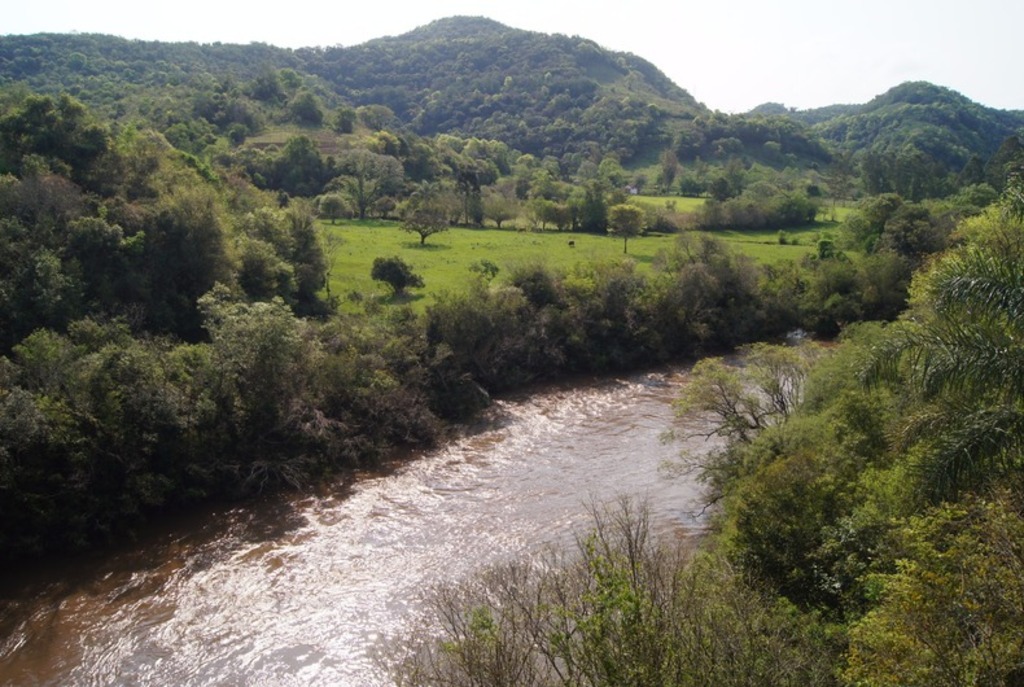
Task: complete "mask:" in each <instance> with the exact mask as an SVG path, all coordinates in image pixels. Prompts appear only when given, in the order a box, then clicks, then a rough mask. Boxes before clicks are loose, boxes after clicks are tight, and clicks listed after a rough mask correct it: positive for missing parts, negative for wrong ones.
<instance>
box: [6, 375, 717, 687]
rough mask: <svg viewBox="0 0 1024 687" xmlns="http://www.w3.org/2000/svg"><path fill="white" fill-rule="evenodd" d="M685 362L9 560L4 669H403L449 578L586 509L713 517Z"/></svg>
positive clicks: (149, 674) (250, 675) (561, 528)
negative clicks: (682, 409)
mask: <svg viewBox="0 0 1024 687" xmlns="http://www.w3.org/2000/svg"><path fill="white" fill-rule="evenodd" d="M685 381H686V370H685V369H683V368H674V369H670V370H661V371H657V372H648V373H643V374H637V375H634V376H628V377H620V378H615V379H604V380H598V381H586V382H580V381H577V382H574V383H573V384H572V385H568V384H565V385H557V386H550V387H546V388H543V389H538V390H533V391H531V393H529V394H528V395H526V394H524V395H520V396H516V397H512V398H507V399H504V400H501V401H498V402H497V403H495V405H494V406H493V407H492V408H491V409H490V411H489V412H488V413H487V416H486V418H485V419H484V420H483V421H482V422H481V423H479V425H478V426H476V427H474V428H472V430H471V431H468V432H467V434H466V435H465V436H464V437H462V438H460V439H457V440H455V441H453V442H452V443H450V444H449V445H447V446H445V447H444V448H443V449H439V450H436V451H432V452H429V453H425V454H423V455H420V456H416V457H414V458H412V459H407V460H403V461H402V462H401V463H400V464H398V465H396V466H395V467H394V468H393V469H391V470H388V471H386V473H383V474H382V473H376V474H365V475H361V476H359V477H357V478H356V479H354V480H350V481H348V482H346V483H340V482H339V483H338V484H337V485H334V486H332V487H327V488H324V489H322V490H321V491H320V493H317V494H315V495H309V494H305V495H296V494H291V495H283V496H277V497H274V498H268V499H266V500H263V501H260V502H256V503H248V504H245V505H244V506H241V507H237V508H232V509H229V510H224V509H221V510H210V511H207V512H203V513H199V514H193V515H191V516H189V517H188V518H186V519H182V520H179V521H177V522H174V523H172V524H171V525H169V526H165V527H164V529H163V530H162V531H158V532H152V533H148V534H147V535H146V536H145V537H143V538H142V540H141V541H139V542H137V543H136V544H133V545H132V546H131V547H130V548H126V549H124V550H118V551H106V552H103V553H102V554H98V555H96V556H94V557H92V558H88V559H79V560H75V561H72V562H69V563H67V564H59V565H57V564H49V565H48V566H42V567H39V566H37V567H36V568H34V569H23V570H13V571H12V570H8V571H5V572H4V573H3V576H2V577H0V685H19V686H20V685H332V686H336V685H351V686H353V687H363V686H373V685H383V684H388V680H387V676H386V674H385V673H384V672H383V671H382V670H381V668H380V666H379V663H378V662H377V661H376V660H375V659H374V655H375V654H376V653H377V652H378V650H379V648H380V646H381V645H382V643H383V642H384V641H385V639H386V638H391V637H396V636H400V635H401V633H402V630H403V628H406V627H408V626H409V624H410V623H413V622H415V621H416V618H417V614H418V613H419V611H420V600H421V599H422V597H423V594H424V592H425V591H426V590H427V589H429V588H430V587H431V586H432V585H435V584H438V583H442V582H445V581H451V580H457V579H460V578H463V577H465V576H467V575H470V574H471V573H472V572H473V571H474V570H476V569H479V568H480V567H481V566H483V565H486V564H488V563H496V562H500V561H502V560H507V559H508V558H510V557H514V556H519V555H526V554H529V553H532V552H536V551H539V550H541V549H543V548H544V547H548V546H563V545H569V544H570V543H571V542H572V541H573V536H574V534H576V533H578V532H579V531H580V530H581V529H582V528H584V527H585V525H586V523H587V519H588V516H587V512H588V508H589V507H591V506H592V505H593V504H595V503H604V502H611V501H614V500H615V499H617V498H618V497H620V496H623V495H630V496H636V497H641V498H643V499H645V500H646V501H647V503H648V504H649V506H650V508H651V515H652V522H653V524H654V526H655V527H656V529H657V530H659V531H660V532H662V533H664V534H668V535H670V536H687V535H688V533H690V532H693V531H694V530H697V529H699V528H700V527H701V520H700V518H699V516H698V515H696V513H695V511H696V509H697V504H698V496H699V488H698V487H697V486H696V485H695V483H694V481H693V479H692V478H691V477H688V476H686V475H681V474H680V473H679V471H678V470H676V469H672V466H673V465H674V464H677V458H678V456H679V453H680V451H681V450H689V451H704V450H707V449H708V445H707V444H706V443H704V442H702V441H701V440H692V441H690V442H687V443H686V444H685V445H681V444H680V443H679V442H675V443H666V442H665V441H663V434H664V432H665V431H666V430H668V429H669V428H671V427H672V426H673V424H674V422H675V419H674V412H673V408H672V401H673V399H674V398H676V397H677V395H678V393H679V389H680V387H681V385H682V384H684V383H685Z"/></svg>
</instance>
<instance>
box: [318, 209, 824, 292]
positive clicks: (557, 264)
mask: <svg viewBox="0 0 1024 687" xmlns="http://www.w3.org/2000/svg"><path fill="white" fill-rule="evenodd" d="M323 226H324V228H325V229H326V231H327V235H328V236H329V237H330V242H331V251H330V252H331V255H332V258H331V278H330V292H331V294H333V295H336V296H338V297H340V298H341V304H342V308H343V309H356V308H359V307H360V303H361V302H365V301H369V300H380V301H384V302H391V300H392V299H391V296H390V289H389V288H388V286H387V285H385V284H382V283H380V282H375V281H373V280H372V279H371V278H370V269H371V267H372V265H373V261H374V259H375V258H378V257H390V256H395V255H397V256H398V257H400V258H402V259H403V260H405V261H406V262H407V263H409V264H410V265H411V266H412V268H413V270H414V271H415V272H416V273H417V274H419V275H420V276H422V277H423V280H424V282H426V287H425V288H423V289H416V290H414V291H413V292H412V293H411V294H410V295H409V296H407V297H405V299H404V300H403V302H407V303H409V304H411V305H412V306H413V308H414V309H416V310H423V309H425V308H426V307H427V305H429V304H430V303H431V302H432V301H433V298H434V297H435V296H436V295H437V294H440V293H443V292H445V291H458V290H461V289H462V288H464V287H465V285H466V284H467V283H468V282H469V281H470V280H471V279H473V278H474V272H473V271H472V270H470V266H472V265H473V264H474V263H479V262H480V261H482V260H489V261H490V262H492V263H494V264H495V265H497V266H498V268H499V270H500V271H499V273H498V276H497V279H498V280H499V281H500V280H502V279H503V278H504V277H506V276H507V274H508V273H509V271H510V268H511V267H513V266H515V265H517V264H523V263H527V264H529V263H534V262H541V263H544V264H546V265H548V266H550V267H552V268H555V269H567V268H569V267H572V266H573V265H575V264H577V263H589V262H598V261H602V260H609V259H619V258H622V257H623V254H622V240H621V239H619V238H615V237H613V236H595V235H592V234H578V233H559V232H556V231H547V232H521V231H515V230H512V229H494V228H488V229H464V228H452V229H449V230H448V231H446V232H443V233H441V234H436V235H434V236H431V237H430V238H428V239H427V243H426V245H425V246H420V245H419V237H418V236H416V235H415V234H410V233H408V232H405V231H402V230H401V228H400V226H399V224H398V223H396V222H383V221H372V220H367V221H362V222H360V221H349V222H342V223H339V224H334V225H332V224H329V223H324V224H323ZM832 227H833V225H831V224H821V225H819V226H818V227H814V228H810V229H800V230H794V231H792V232H789V238H790V239H791V240H794V239H795V240H796V244H795V245H780V244H779V242H778V232H777V231H776V232H715V236H718V237H719V238H722V239H724V240H725V241H728V242H729V243H731V244H732V245H733V246H734V247H735V248H736V249H737V250H739V251H741V252H743V253H744V254H746V255H749V256H751V257H752V258H754V259H755V260H757V261H759V262H762V263H776V262H781V261H785V260H800V259H801V258H802V257H803V256H804V255H806V254H807V253H811V252H813V251H814V250H815V243H816V241H817V239H818V236H819V233H820V232H821V231H823V230H828V229H830V228H832ZM676 238H677V237H676V236H675V235H653V236H645V237H641V238H636V239H632V240H630V242H629V253H628V257H629V258H631V259H632V260H635V261H636V262H637V264H638V267H639V269H641V270H647V269H650V266H651V264H652V262H653V260H654V257H655V255H657V253H658V252H659V251H662V250H666V249H669V248H671V247H672V245H673V244H674V243H675V241H676ZM570 241H573V242H574V243H575V247H571V246H570V245H569V242H570Z"/></svg>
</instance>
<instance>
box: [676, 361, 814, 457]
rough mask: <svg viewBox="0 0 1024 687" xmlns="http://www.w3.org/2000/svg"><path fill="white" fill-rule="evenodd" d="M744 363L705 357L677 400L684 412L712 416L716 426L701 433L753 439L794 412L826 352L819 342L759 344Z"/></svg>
mask: <svg viewBox="0 0 1024 687" xmlns="http://www.w3.org/2000/svg"><path fill="white" fill-rule="evenodd" d="M741 350H742V351H744V353H745V358H744V360H745V365H744V366H743V367H742V368H739V367H735V366H733V365H729V364H727V363H726V362H725V361H724V360H723V359H722V358H704V359H703V360H701V361H700V362H698V363H697V364H696V365H694V367H693V372H692V373H691V377H692V379H691V381H690V383H689V384H687V386H686V387H685V388H684V389H683V394H682V396H681V397H680V399H679V401H678V402H677V410H678V413H679V414H680V415H682V414H686V413H690V412H694V411H696V412H700V413H705V414H707V415H709V416H710V426H711V429H710V430H709V431H707V432H705V433H702V434H699V435H697V436H705V437H711V436H719V437H724V438H726V439H728V440H729V441H736V442H742V443H750V442H751V441H752V440H753V439H754V437H755V436H756V435H757V434H758V433H760V432H761V431H763V430H765V429H767V428H768V427H771V426H772V425H774V424H777V423H779V422H782V421H784V420H785V419H786V418H788V417H789V416H790V415H791V414H792V413H793V411H794V410H795V409H796V407H797V405H798V404H799V403H800V400H801V398H802V397H803V389H804V382H805V381H806V380H807V375H808V373H809V372H810V369H811V365H812V363H813V362H814V360H815V359H817V358H818V357H819V355H820V351H819V349H818V348H817V347H816V346H813V345H804V346H801V347H800V348H792V347H788V346H776V345H771V344H753V345H750V346H745V347H743V348H742V349H741Z"/></svg>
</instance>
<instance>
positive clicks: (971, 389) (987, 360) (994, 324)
mask: <svg viewBox="0 0 1024 687" xmlns="http://www.w3.org/2000/svg"><path fill="white" fill-rule="evenodd" d="M972 227H973V228H974V229H975V230H979V231H983V232H984V234H983V235H982V236H981V237H980V238H979V239H978V242H977V243H976V244H974V245H968V246H966V247H964V248H962V249H960V250H958V251H955V252H953V253H951V254H948V255H947V256H945V257H944V258H943V259H942V260H940V261H938V262H937V263H935V265H934V266H933V267H932V269H931V270H930V271H929V272H927V273H926V274H925V275H922V276H921V277H920V278H919V281H918V284H917V291H918V293H917V305H918V312H917V316H916V317H914V318H911V319H907V320H905V321H904V322H902V323H901V324H900V326H899V327H898V328H896V329H895V331H894V332H893V334H892V336H891V337H890V338H889V339H888V340H887V342H886V345H885V346H880V347H879V348H878V350H877V353H876V356H875V359H874V362H873V364H872V366H871V368H870V369H869V371H868V374H867V379H868V380H869V381H872V382H876V383H877V382H881V381H892V382H895V383H897V384H899V385H901V387H902V388H903V389H905V390H906V391H907V392H909V394H908V395H911V397H912V398H914V399H915V400H916V401H917V403H916V407H915V409H914V410H913V411H912V412H908V413H907V419H906V421H905V423H904V428H903V431H902V432H900V434H899V436H900V437H901V438H902V441H903V446H902V448H904V449H909V447H910V446H911V445H914V446H915V447H916V448H917V451H916V452H915V453H916V454H917V455H918V456H919V463H920V464H919V468H920V471H921V472H920V474H921V475H922V478H923V483H922V485H921V486H922V488H923V490H924V491H925V493H926V494H927V495H928V496H929V497H931V498H933V499H935V500H941V499H948V498H953V497H956V496H957V495H959V494H961V493H962V492H963V491H965V490H969V489H975V488H979V487H981V486H984V485H987V484H992V483H995V482H998V481H1000V480H1002V479H1004V478H1006V479H1008V478H1010V477H1012V476H1013V475H1019V474H1021V472H1022V470H1024V344H1022V343H1021V342H1022V341H1024V256H1022V250H1024V248H1022V246H1024V243H1022V241H1021V236H1022V233H1024V229H1022V227H1021V224H1020V223H1019V222H1018V221H1016V220H1014V219H1012V218H1011V217H1009V216H1006V215H1002V214H1000V213H999V212H998V211H997V210H990V211H989V212H988V213H987V214H986V215H985V216H982V217H980V218H977V221H975V222H974V223H973V225H968V227H967V230H968V231H970V230H971V229H972Z"/></svg>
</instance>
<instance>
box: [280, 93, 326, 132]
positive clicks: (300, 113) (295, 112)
mask: <svg viewBox="0 0 1024 687" xmlns="http://www.w3.org/2000/svg"><path fill="white" fill-rule="evenodd" d="M288 110H289V112H291V115H292V119H294V120H295V121H296V122H298V123H299V124H303V125H306V126H320V125H321V124H323V122H324V110H323V108H322V107H321V106H320V99H319V98H317V97H316V95H315V94H314V93H312V92H310V91H307V90H302V91H299V92H298V94H297V95H296V96H295V97H294V98H292V101H291V103H289V104H288Z"/></svg>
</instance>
